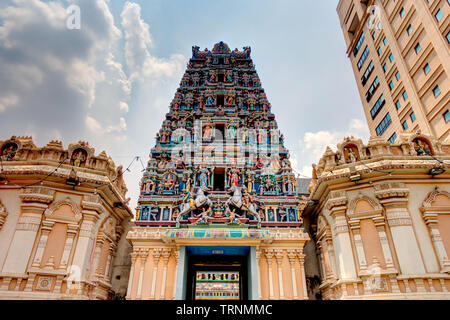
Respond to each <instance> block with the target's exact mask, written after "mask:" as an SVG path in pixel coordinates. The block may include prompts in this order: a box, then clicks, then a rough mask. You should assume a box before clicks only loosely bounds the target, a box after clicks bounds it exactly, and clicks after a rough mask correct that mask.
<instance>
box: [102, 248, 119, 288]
mask: <svg viewBox="0 0 450 320" xmlns="http://www.w3.org/2000/svg"><path fill="white" fill-rule="evenodd" d="M115 249H116V244H115V243H114V242H112V241H111V244H110V246H109V252H108V261H107V262H106V268H105V278H104V279H105V281H106V282H108V283H109V282H111V273H112V269H113V268H112V263H113V259H114V256H115V251H116V250H115Z"/></svg>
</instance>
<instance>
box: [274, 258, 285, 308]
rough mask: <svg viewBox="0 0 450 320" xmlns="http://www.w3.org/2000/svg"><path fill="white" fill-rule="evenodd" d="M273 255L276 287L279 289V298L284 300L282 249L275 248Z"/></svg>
mask: <svg viewBox="0 0 450 320" xmlns="http://www.w3.org/2000/svg"><path fill="white" fill-rule="evenodd" d="M275 257H276V259H277V268H278V287H279V289H280V300H284V288H283V269H282V266H283V250H276V252H275Z"/></svg>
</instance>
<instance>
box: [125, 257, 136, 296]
mask: <svg viewBox="0 0 450 320" xmlns="http://www.w3.org/2000/svg"><path fill="white" fill-rule="evenodd" d="M130 255H131V268H130V276H129V279H128V288H127V296H126V300H130V299H131V290H132V288H133V276H134V268H135V267H136V259H137V257H138V255H137V253H135V252H133V253H131V254H130Z"/></svg>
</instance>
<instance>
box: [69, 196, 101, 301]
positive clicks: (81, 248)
mask: <svg viewBox="0 0 450 320" xmlns="http://www.w3.org/2000/svg"><path fill="white" fill-rule="evenodd" d="M81 207H82V211H81V213H82V215H83V220H82V221H81V225H80V230H79V234H78V239H77V242H76V248H75V253H74V255H73V260H72V264H73V265H74V266H78V267H79V268H80V269H81V275H80V276H81V279H87V278H88V277H89V274H90V273H91V267H93V265H91V264H92V252H93V250H94V248H95V236H96V233H97V229H96V228H97V221H98V219H99V218H100V214H101V213H102V212H103V207H102V205H101V200H100V197H99V196H98V195H89V196H86V197H85V198H84V199H83V201H82V202H81ZM94 271H95V270H94ZM80 290H81V289H80ZM80 293H81V292H80Z"/></svg>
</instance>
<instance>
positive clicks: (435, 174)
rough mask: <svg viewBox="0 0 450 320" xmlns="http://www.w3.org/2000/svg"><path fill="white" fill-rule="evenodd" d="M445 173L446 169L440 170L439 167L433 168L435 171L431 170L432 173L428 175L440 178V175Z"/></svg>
mask: <svg viewBox="0 0 450 320" xmlns="http://www.w3.org/2000/svg"><path fill="white" fill-rule="evenodd" d="M444 172H445V169H443V168H439V167H437V168H433V169H430V171H429V172H428V174H429V175H430V176H433V177H434V176H438V175H440V174H443V173H444Z"/></svg>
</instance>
